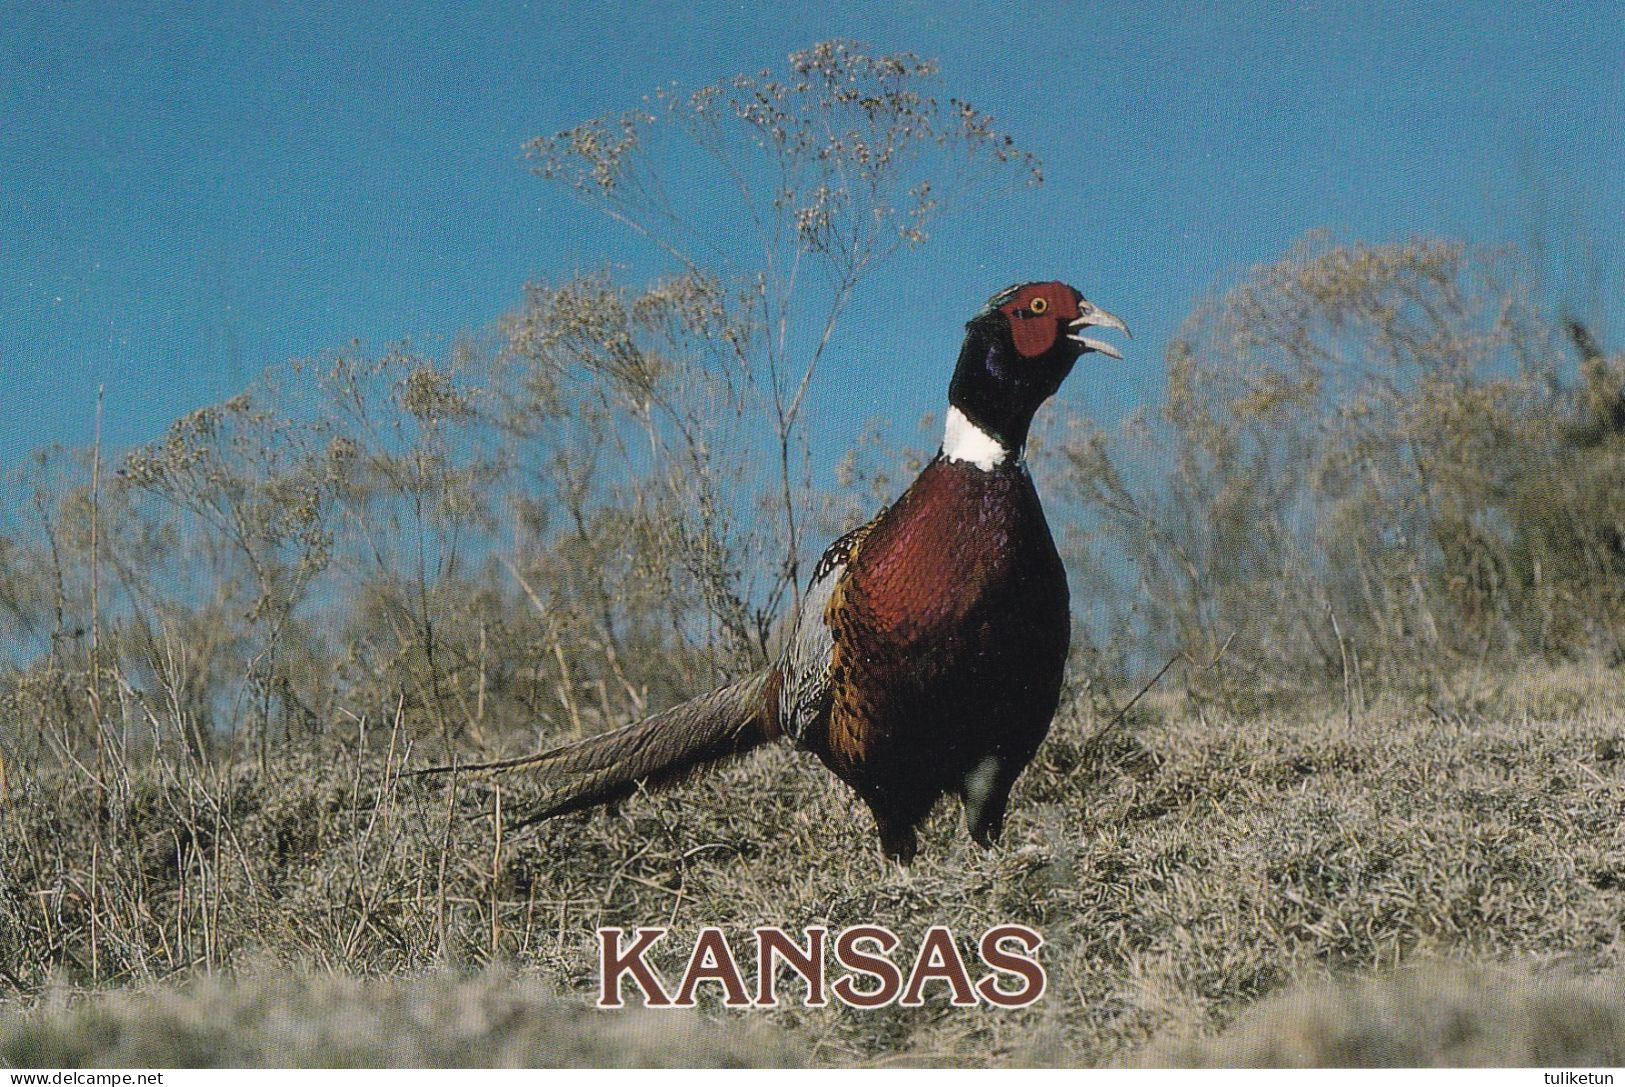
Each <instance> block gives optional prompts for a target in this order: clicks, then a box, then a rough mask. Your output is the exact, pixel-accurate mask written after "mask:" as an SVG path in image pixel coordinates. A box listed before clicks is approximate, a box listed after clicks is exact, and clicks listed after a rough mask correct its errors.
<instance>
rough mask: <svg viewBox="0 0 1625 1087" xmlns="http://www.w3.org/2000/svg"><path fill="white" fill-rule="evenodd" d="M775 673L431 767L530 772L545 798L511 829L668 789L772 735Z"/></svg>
mask: <svg viewBox="0 0 1625 1087" xmlns="http://www.w3.org/2000/svg"><path fill="white" fill-rule="evenodd" d="M777 675H778V673H777V671H776V670H774V669H765V670H763V671H760V672H756V673H753V674H752V675H749V676H746V677H745V678H744V679H741V680H738V681H737V682H734V683H729V684H726V685H725V686H722V687H718V688H717V689H716V690H714V691H712V692H710V693H709V694H703V695H700V696H699V697H698V698H692V699H690V700H688V701H687V702H683V703H681V704H679V705H676V706H673V707H672V708H671V709H668V710H663V711H661V712H660V713H657V714H654V715H653V716H650V717H645V718H644V719H643V720H641V721H638V722H635V723H634V724H630V725H626V726H624V727H622V728H618V729H615V730H613V731H611V732H605V733H601V734H599V735H597V736H588V737H586V738H585V739H581V740H576V741H574V742H572V743H568V744H565V745H563V746H561V747H555V748H552V749H551V750H548V751H542V752H539V753H537V754H534V755H524V756H520V757H519V758H513V759H502V760H500V761H498V762H487V763H477V764H471V765H466V766H459V767H451V766H439V767H434V768H433V769H432V770H430V771H420V773H422V772H430V773H444V772H449V771H452V770H454V769H455V770H458V771H461V772H465V773H473V774H481V775H487V774H494V773H503V772H507V771H531V772H535V773H537V774H539V775H541V777H542V780H543V781H544V782H545V784H546V785H547V786H548V787H549V789H550V794H549V795H548V796H547V798H546V799H545V800H544V801H543V803H542V805H541V807H539V808H537V809H536V810H534V811H531V812H529V813H527V814H526V815H525V816H523V817H522V818H521V819H519V820H517V821H515V822H514V823H513V824H510V826H511V827H514V828H517V827H521V826H527V825H529V824H531V823H536V822H540V821H542V820H544V819H551V818H553V817H554V816H556V815H566V814H568V813H570V812H574V811H581V810H582V809H584V808H591V807H595V806H597V805H599V804H609V803H613V802H614V801H616V800H620V799H622V798H624V797H627V796H630V795H631V794H632V793H634V792H636V791H637V789H638V788H639V787H640V786H642V787H644V788H654V789H659V788H663V787H665V786H668V785H673V784H675V783H677V782H679V781H682V780H683V779H684V778H686V777H688V776H689V775H690V774H692V773H694V772H695V771H697V770H699V769H701V768H702V767H705V766H707V765H710V764H713V763H717V762H721V761H724V760H726V759H728V758H731V757H733V756H736V755H742V754H744V753H745V752H747V751H750V750H752V749H754V748H757V747H760V746H761V745H762V744H764V743H766V742H767V741H768V740H770V739H773V738H774V737H776V736H777V735H778V730H777V728H776V727H775V721H774V718H775V717H776V714H773V713H772V712H771V707H772V705H773V702H774V701H775V699H776V687H777V683H776V682H775V680H776V679H777Z"/></svg>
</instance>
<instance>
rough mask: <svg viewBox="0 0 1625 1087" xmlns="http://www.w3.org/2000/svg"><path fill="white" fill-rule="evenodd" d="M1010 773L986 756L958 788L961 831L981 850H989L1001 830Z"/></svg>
mask: <svg viewBox="0 0 1625 1087" xmlns="http://www.w3.org/2000/svg"><path fill="white" fill-rule="evenodd" d="M1020 772H1021V768H1020V767H1016V768H1015V769H1014V771H1012V769H1011V768H1010V767H1008V766H1005V765H1004V764H1003V763H1001V762H1000V761H999V757H998V756H997V755H988V756H986V757H985V758H983V759H982V760H981V761H980V762H978V763H977V764H976V765H975V766H973V767H971V769H970V772H969V773H967V774H966V775H965V779H964V781H963V782H961V784H960V787H959V796H960V799H962V800H963V801H964V802H965V828H966V829H967V830H969V831H970V836H971V838H972V840H974V841H975V842H976V844H977V845H979V846H981V847H983V848H984V849H991V848H992V847H993V845H994V844H995V843H997V842H998V840H999V835H1000V834H1001V833H1003V831H1004V809H1005V805H1007V804H1009V803H1010V787H1011V786H1012V785H1014V784H1015V783H1016V774H1018V773H1020Z"/></svg>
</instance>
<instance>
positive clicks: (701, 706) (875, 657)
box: [429, 282, 1128, 864]
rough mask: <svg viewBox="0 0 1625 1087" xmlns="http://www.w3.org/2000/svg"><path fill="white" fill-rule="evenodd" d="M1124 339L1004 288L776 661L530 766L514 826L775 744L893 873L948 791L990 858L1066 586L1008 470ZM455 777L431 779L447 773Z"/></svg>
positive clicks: (1054, 657) (1053, 297) (1062, 656)
mask: <svg viewBox="0 0 1625 1087" xmlns="http://www.w3.org/2000/svg"><path fill="white" fill-rule="evenodd" d="M1092 326H1099V327H1106V328H1115V329H1118V330H1120V331H1122V332H1124V333H1127V332H1128V328H1127V326H1126V325H1124V324H1123V322H1122V321H1121V320H1119V319H1118V318H1116V317H1114V316H1112V315H1111V314H1109V313H1107V312H1106V311H1105V310H1102V309H1100V308H1099V307H1097V306H1094V305H1092V304H1090V303H1089V302H1088V301H1086V300H1085V299H1084V297H1083V295H1082V294H1080V293H1079V292H1078V291H1076V290H1074V289H1073V288H1071V287H1069V286H1067V285H1066V284H1064V283H1054V282H1051V283H1028V284H1023V285H1020V286H1016V287H1010V288H1007V289H1006V290H1002V291H1000V292H999V293H998V294H996V295H994V296H993V297H992V299H990V300H989V301H988V303H987V305H986V306H985V307H983V309H982V310H981V311H980V312H979V313H977V314H976V316H975V317H973V318H972V319H971V320H970V322H969V323H968V324H967V325H966V326H965V327H966V335H965V343H964V347H963V348H962V349H961V351H960V353H959V363H958V365H957V366H956V367H955V369H954V375H953V381H952V383H951V384H950V385H949V387H948V417H947V426H946V430H945V433H944V436H943V441H942V450H941V451H940V452H939V453H938V454H937V456H936V458H935V459H933V460H932V461H931V463H930V464H928V465H927V466H926V467H925V469H924V470H923V471H922V472H921V473H920V475H919V478H917V479H916V480H915V481H914V483H913V485H911V486H910V487H909V488H908V490H907V491H905V492H904V493H903V496H902V497H901V498H899V499H898V500H897V502H896V504H895V505H892V506H891V507H889V508H888V509H886V510H884V511H882V512H881V513H880V515H879V516H877V517H875V518H874V520H872V521H870V522H869V523H868V524H866V525H864V526H862V527H861V528H858V529H855V530H854V531H852V532H849V533H847V534H846V535H845V536H842V537H841V538H840V539H838V540H836V541H835V542H834V543H833V544H831V545H830V547H829V549H828V550H826V551H825V552H824V555H823V557H822V558H821V559H820V560H819V562H818V565H817V566H816V568H815V569H814V570H813V574H812V578H811V580H810V582H809V584H808V587H807V592H806V595H805V596H804V597H803V600H802V605H801V610H800V613H799V615H798V616H797V618H796V621H795V625H794V627H793V628H792V629H791V634H790V638H789V640H788V642H787V643H786V645H785V648H784V650H783V652H782V654H781V655H780V657H779V660H778V662H777V663H776V664H774V665H773V666H772V667H770V668H767V669H765V670H763V671H760V672H757V673H755V674H753V675H751V676H748V677H746V678H744V679H741V680H739V681H737V682H735V683H732V684H729V685H727V686H724V687H719V688H718V689H716V690H714V691H712V692H711V693H709V694H706V695H702V696H701V697H699V698H695V699H693V700H691V701H688V702H684V703H682V704H681V705H678V706H675V707H673V708H672V709H669V710H666V711H664V712H662V713H658V714H655V715H654V716H652V717H648V718H645V719H644V720H642V721H639V722H637V723H636V724H632V725H627V726H626V727H624V728H620V729H616V730H614V731H612V732H606V733H603V734H601V735H598V736H591V737H588V738H586V739H583V740H579V741H577V742H575V743H571V744H567V745H565V746H563V747H558V748H554V749H553V750H550V751H544V752H542V753H540V754H536V755H529V756H524V757H521V758H517V759H507V760H503V761H501V762H493V763H484V764H480V765H471V766H464V767H461V768H460V769H462V770H465V771H476V772H479V771H483V772H490V771H500V770H520V769H530V770H535V771H537V772H540V773H542V774H544V775H545V778H546V781H547V783H548V784H549V785H550V786H551V787H553V789H554V790H555V791H554V793H553V795H552V797H551V798H550V799H549V800H547V801H546V802H545V804H544V806H543V807H542V808H541V809H540V810H538V811H536V812H534V813H532V814H531V815H529V816H527V817H526V818H525V819H524V820H523V822H525V823H529V822H534V821H536V820H539V819H545V818H549V817H551V816H554V815H562V814H564V813H566V812H572V811H579V810H581V809H582V808H587V807H591V806H593V805H596V804H603V803H608V802H611V801H614V800H617V799H619V798H622V797H625V796H627V795H629V794H630V793H632V792H633V791H634V790H635V789H637V788H638V786H639V785H640V784H641V785H645V786H650V787H658V786H661V785H666V784H670V783H672V782H674V781H677V780H680V779H681V778H683V777H684V776H685V775H687V774H688V773H690V772H691V771H693V770H695V769H697V768H699V767H701V766H704V765H706V764H709V763H713V762H716V761H718V760H720V759H724V758H727V757H729V756H732V755H738V754H741V753H743V752H745V751H749V750H750V749H752V748H754V747H757V746H760V745H761V744H763V743H766V742H768V741H769V740H773V739H777V738H778V737H780V736H787V737H789V738H790V739H791V740H792V741H794V742H795V743H796V744H797V745H798V746H800V747H803V748H805V749H807V750H809V751H811V752H813V753H814V754H816V755H817V756H818V757H819V758H820V759H821V760H822V761H823V762H824V764H825V765H826V766H828V767H829V768H830V769H831V770H832V771H834V773H835V775H836V776H837V777H839V778H840V779H841V780H842V781H844V782H846V783H847V784H848V785H850V786H851V787H852V788H853V789H854V790H855V791H856V792H857V794H858V796H860V797H861V798H862V799H863V801H864V803H866V804H867V805H868V806H869V809H870V811H872V812H873V813H874V817H875V823H876V825H877V827H878V829H879V831H880V841H881V847H882V848H883V849H884V851H885V852H886V854H887V855H888V856H890V857H893V858H895V859H896V860H898V861H901V862H903V863H905V864H906V863H907V862H908V861H909V860H910V859H912V858H913V856H914V852H915V848H916V838H915V827H916V826H918V824H919V823H920V821H921V820H922V819H924V818H925V816H926V815H927V814H928V813H929V812H930V810H931V807H932V806H933V805H934V804H935V803H936V801H937V799H938V798H939V797H941V796H942V795H943V794H945V793H949V792H957V793H958V794H959V795H960V797H961V798H962V799H963V801H964V806H965V822H966V825H967V826H968V827H969V829H970V834H971V837H972V838H973V839H975V840H976V841H977V842H978V843H979V844H981V845H984V846H990V845H992V844H993V842H994V841H995V840H996V839H997V838H998V836H999V833H1000V831H1001V830H1002V829H1003V826H1004V812H1005V805H1006V803H1007V802H1008V801H1009V797H1010V787H1011V786H1012V785H1013V784H1014V783H1015V780H1016V777H1017V776H1018V775H1019V774H1020V773H1021V771H1022V770H1023V769H1024V768H1025V767H1026V766H1027V764H1028V763H1029V762H1030V761H1031V760H1032V757H1033V755H1034V753H1035V752H1036V751H1037V749H1038V745H1039V743H1040V742H1041V741H1042V740H1043V739H1044V736H1045V734H1046V733H1047V732H1048V731H1049V726H1050V719H1051V718H1052V717H1053V716H1054V714H1055V708H1056V704H1057V702H1058V701H1059V698H1060V691H1061V676H1062V669H1063V667H1064V665H1065V662H1066V655H1067V648H1068V643H1069V641H1070V637H1071V618H1070V614H1069V611H1068V602H1069V598H1068V592H1067V584H1066V572H1065V570H1064V569H1063V568H1062V565H1061V560H1060V557H1059V556H1058V555H1057V554H1056V551H1055V543H1054V541H1053V539H1052V538H1051V536H1050V531H1049V525H1048V523H1047V522H1046V521H1045V520H1044V511H1043V508H1042V507H1041V506H1040V504H1039V501H1038V493H1037V491H1035V490H1034V489H1033V483H1032V479H1031V477H1030V476H1029V475H1028V474H1027V468H1026V465H1025V463H1024V462H1023V459H1022V450H1023V448H1024V446H1025V443H1026V440H1027V429H1028V427H1029V425H1030V424H1031V423H1032V418H1033V414H1034V412H1036V411H1037V410H1038V407H1039V405H1041V404H1042V403H1043V402H1044V401H1045V400H1047V399H1049V397H1050V396H1051V395H1052V394H1053V393H1054V392H1055V391H1056V390H1057V389H1058V388H1059V387H1060V385H1061V382H1062V381H1063V380H1065V378H1066V376H1067V374H1068V373H1069V372H1071V370H1072V367H1073V364H1074V363H1076V362H1077V360H1078V358H1079V357H1080V356H1082V355H1084V354H1086V353H1088V352H1091V351H1098V352H1101V353H1103V354H1106V355H1110V356H1111V357H1113V358H1117V359H1121V358H1122V355H1121V354H1120V353H1119V352H1118V351H1117V349H1116V348H1114V347H1112V346H1111V345H1110V344H1107V343H1104V342H1101V341H1099V340H1094V339H1090V338H1088V337H1087V336H1085V335H1083V331H1084V330H1085V329H1088V328H1090V327H1092ZM451 769H453V768H452V767H436V768H434V771H429V772H435V771H447V770H451Z"/></svg>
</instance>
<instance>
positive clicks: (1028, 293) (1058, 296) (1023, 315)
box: [999, 283, 1078, 359]
mask: <svg viewBox="0 0 1625 1087" xmlns="http://www.w3.org/2000/svg"><path fill="white" fill-rule="evenodd" d="M999 312H1000V313H1002V314H1004V316H1005V319H1006V320H1007V321H1009V322H1010V335H1011V338H1012V339H1014V340H1015V344H1016V351H1017V352H1018V353H1020V355H1021V357H1022V358H1026V359H1035V358H1038V357H1039V356H1040V355H1043V354H1046V353H1047V352H1048V351H1050V349H1052V348H1053V347H1054V346H1055V341H1056V340H1058V339H1060V337H1061V335H1062V332H1061V330H1062V329H1063V328H1065V327H1066V325H1067V324H1068V323H1069V322H1071V321H1073V320H1076V319H1077V317H1078V300H1077V293H1076V292H1075V291H1073V290H1072V288H1071V287H1068V286H1067V285H1066V284H1065V283H1029V284H1028V285H1027V286H1025V287H1023V288H1021V290H1019V291H1018V292H1016V295H1015V297H1014V298H1012V299H1010V300H1009V301H1008V302H1006V303H1005V304H1004V305H1002V306H1000V307H999Z"/></svg>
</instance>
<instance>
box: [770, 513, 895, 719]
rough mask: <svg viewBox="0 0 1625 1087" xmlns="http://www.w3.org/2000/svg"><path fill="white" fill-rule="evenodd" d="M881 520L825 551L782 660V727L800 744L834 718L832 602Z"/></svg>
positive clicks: (850, 534) (855, 531)
mask: <svg viewBox="0 0 1625 1087" xmlns="http://www.w3.org/2000/svg"><path fill="white" fill-rule="evenodd" d="M879 520H880V518H879V517H878V516H877V517H875V518H874V520H872V521H870V522H869V523H868V524H865V525H861V526H860V527H858V528H855V529H853V530H852V531H851V532H848V533H847V534H846V535H844V536H842V537H841V538H840V539H838V540H836V541H835V542H834V543H832V544H830V545H829V547H828V548H826V549H825V551H824V555H823V557H822V558H820V559H819V560H818V565H817V566H815V567H814V568H813V573H812V577H811V579H809V580H808V582H807V592H806V594H805V595H804V596H803V597H802V598H801V611H800V613H799V614H798V615H797V616H796V623H795V628H794V629H793V630H792V631H791V633H790V640H789V642H788V643H786V645H785V647H784V653H783V655H782V656H781V657H780V658H779V674H780V676H781V677H782V679H783V682H782V684H781V686H780V687H779V725H780V727H781V728H782V729H783V730H784V732H785V733H786V734H787V735H788V736H789V737H790V738H791V739H793V740H794V741H795V742H796V743H797V744H803V740H802V737H804V736H805V735H806V734H807V729H808V728H809V727H811V726H812V725H813V724H814V722H816V721H818V720H819V719H820V718H821V717H823V716H824V715H825V714H827V713H829V707H830V659H831V657H832V656H833V654H834V652H835V640H834V637H833V635H832V634H831V633H830V627H829V615H828V612H829V602H830V598H831V597H833V596H834V595H835V587H836V586H837V585H839V584H840V583H841V579H842V578H843V577H845V576H846V570H847V565H848V564H849V563H850V562H851V561H852V556H853V555H854V554H856V553H857V549H858V546H859V545H860V544H861V543H862V542H863V538H864V537H865V536H867V535H868V534H869V530H870V529H872V528H874V526H875V523H876V522H878V521H879ZM803 746H805V745H804V744H803Z"/></svg>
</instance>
